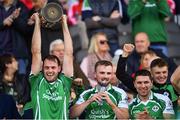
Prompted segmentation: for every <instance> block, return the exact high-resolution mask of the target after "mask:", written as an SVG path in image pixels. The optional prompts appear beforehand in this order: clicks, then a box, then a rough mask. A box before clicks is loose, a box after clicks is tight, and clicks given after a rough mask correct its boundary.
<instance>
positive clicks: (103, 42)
mask: <svg viewBox="0 0 180 120" xmlns="http://www.w3.org/2000/svg"><path fill="white" fill-rule="evenodd" d="M99 43H100V44H102V45H103V44H107V43H108V41H107V40H100V41H99Z"/></svg>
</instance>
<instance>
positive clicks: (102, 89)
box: [98, 86, 106, 106]
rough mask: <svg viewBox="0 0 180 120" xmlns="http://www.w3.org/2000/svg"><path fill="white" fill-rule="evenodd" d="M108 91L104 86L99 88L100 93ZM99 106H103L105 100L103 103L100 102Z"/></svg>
mask: <svg viewBox="0 0 180 120" xmlns="http://www.w3.org/2000/svg"><path fill="white" fill-rule="evenodd" d="M105 91H106V87H104V86H98V92H105ZM98 105H100V106H101V105H103V99H102V101H101V102H99V104H98Z"/></svg>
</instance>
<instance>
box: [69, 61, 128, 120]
mask: <svg viewBox="0 0 180 120" xmlns="http://www.w3.org/2000/svg"><path fill="white" fill-rule="evenodd" d="M112 75H113V66H112V63H111V62H110V61H106V60H100V61H98V62H97V63H96V64H95V78H96V80H97V83H98V84H97V86H96V87H94V88H92V89H89V90H86V91H84V92H83V93H82V94H81V95H80V97H79V99H78V100H77V102H76V104H75V105H74V106H72V108H71V110H70V117H71V118H75V117H79V116H80V115H81V114H82V113H83V112H84V113H85V118H86V119H115V118H118V119H127V118H128V116H129V115H128V105H127V95H126V93H125V92H124V91H123V90H122V89H120V88H117V87H115V86H112V85H111V84H110V81H111V78H112Z"/></svg>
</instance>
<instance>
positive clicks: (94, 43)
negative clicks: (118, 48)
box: [81, 32, 112, 87]
mask: <svg viewBox="0 0 180 120" xmlns="http://www.w3.org/2000/svg"><path fill="white" fill-rule="evenodd" d="M90 41H91V42H90V46H89V49H88V55H87V56H86V57H85V58H84V59H83V60H82V63H81V69H82V70H83V72H84V73H85V75H86V76H87V77H88V80H89V82H90V85H91V87H94V86H95V85H96V84H97V82H96V81H95V80H94V78H95V77H94V72H95V71H94V65H95V63H96V62H97V61H99V60H109V61H111V60H112V57H111V55H110V53H109V50H110V48H109V45H108V40H107V36H106V34H105V33H102V32H98V33H96V34H94V35H93V36H92V37H91V40H90Z"/></svg>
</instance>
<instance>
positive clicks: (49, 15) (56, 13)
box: [40, 2, 63, 28]
mask: <svg viewBox="0 0 180 120" xmlns="http://www.w3.org/2000/svg"><path fill="white" fill-rule="evenodd" d="M40 14H41V16H42V19H43V22H42V26H43V27H47V28H50V27H52V26H54V25H55V24H56V23H57V22H59V21H60V19H61V16H62V15H63V9H62V7H61V6H60V5H59V4H58V3H54V2H51V3H47V5H46V6H45V7H44V8H42V10H41V13H40Z"/></svg>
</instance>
